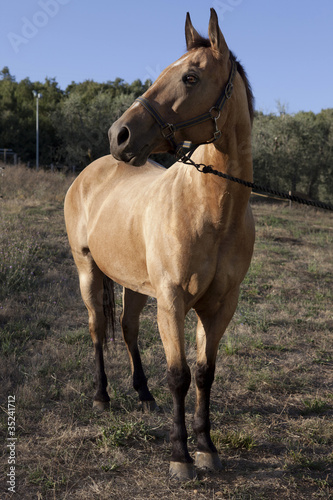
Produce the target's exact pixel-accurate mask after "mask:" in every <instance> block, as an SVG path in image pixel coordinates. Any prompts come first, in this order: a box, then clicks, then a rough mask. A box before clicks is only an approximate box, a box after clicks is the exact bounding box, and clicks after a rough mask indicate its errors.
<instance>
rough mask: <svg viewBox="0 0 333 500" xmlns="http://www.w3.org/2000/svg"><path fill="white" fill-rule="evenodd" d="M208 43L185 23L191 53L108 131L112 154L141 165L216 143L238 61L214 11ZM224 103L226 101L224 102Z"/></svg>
mask: <svg viewBox="0 0 333 500" xmlns="http://www.w3.org/2000/svg"><path fill="white" fill-rule="evenodd" d="M208 35H209V39H204V38H202V37H201V36H200V35H199V34H198V33H197V31H196V30H195V29H194V28H193V26H192V23H191V19H190V16H189V14H187V18H186V24H185V37H186V44H187V50H188V52H187V53H186V54H185V55H184V56H183V57H181V58H180V59H178V61H176V62H175V63H173V64H171V65H170V66H168V67H167V68H166V69H165V70H164V71H163V72H162V73H161V74H160V76H159V77H158V79H157V80H156V81H155V83H154V84H153V85H152V86H151V87H150V88H149V89H148V90H147V92H146V93H145V94H144V95H143V96H142V97H141V98H139V99H138V100H136V101H135V102H134V104H133V105H132V106H131V107H130V108H129V109H128V110H127V111H126V112H125V113H124V114H123V115H122V116H121V117H120V118H119V119H118V120H117V121H116V122H115V123H114V124H113V125H112V127H111V128H110V130H109V139H110V149H111V153H112V154H113V156H114V157H115V158H117V159H119V160H122V161H125V162H128V163H130V164H132V165H135V166H141V165H143V164H144V163H145V162H146V161H147V158H148V156H149V155H150V154H151V153H157V152H166V151H169V152H175V150H176V149H177V147H179V145H180V146H183V145H184V144H185V145H186V143H187V141H190V143H193V144H202V143H205V142H212V141H214V140H217V139H218V138H219V137H220V135H221V132H220V131H221V129H222V128H223V125H224V124H225V121H226V119H227V116H228V106H226V107H225V108H224V110H223V113H222V112H221V108H222V107H223V105H224V103H225V102H226V101H227V100H228V99H229V97H230V96H231V92H232V88H233V79H234V77H235V73H236V63H235V62H233V60H232V59H231V58H230V53H229V49H228V46H227V44H226V42H225V39H224V37H223V35H222V33H221V30H220V28H219V24H218V18H217V15H216V12H215V10H214V9H211V16H210V21H209V30H208ZM221 101H223V102H221Z"/></svg>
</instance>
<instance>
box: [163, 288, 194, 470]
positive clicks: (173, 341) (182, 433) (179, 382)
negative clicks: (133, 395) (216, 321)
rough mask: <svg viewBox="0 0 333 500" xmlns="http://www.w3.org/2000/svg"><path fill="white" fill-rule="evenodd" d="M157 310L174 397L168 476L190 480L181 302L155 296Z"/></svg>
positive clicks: (187, 374)
mask: <svg viewBox="0 0 333 500" xmlns="http://www.w3.org/2000/svg"><path fill="white" fill-rule="evenodd" d="M157 311H158V314H157V319H158V327H159V331H160V335H161V339H162V342H163V346H164V350H165V354H166V360H167V366H168V374H167V380H168V385H169V389H170V391H171V394H172V398H173V423H172V428H171V431H170V441H171V445H172V454H171V463H170V476H172V477H176V478H178V479H180V480H189V479H193V478H194V477H195V471H194V467H193V459H192V458H191V457H190V455H189V452H188V449H187V431H186V424H185V396H186V394H187V391H188V388H189V386H190V383H191V372H190V369H189V367H188V365H187V362H186V358H185V347H184V319H185V314H184V304H183V302H182V300H177V299H175V297H170V300H169V301H166V300H165V299H164V298H163V300H159V299H158V301H157Z"/></svg>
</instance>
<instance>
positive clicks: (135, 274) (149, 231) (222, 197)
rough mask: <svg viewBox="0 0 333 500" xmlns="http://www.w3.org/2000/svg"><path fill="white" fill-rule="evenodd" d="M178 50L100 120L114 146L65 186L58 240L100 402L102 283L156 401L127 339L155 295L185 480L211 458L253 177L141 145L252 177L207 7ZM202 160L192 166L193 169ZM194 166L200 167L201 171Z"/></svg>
mask: <svg viewBox="0 0 333 500" xmlns="http://www.w3.org/2000/svg"><path fill="white" fill-rule="evenodd" d="M185 38H186V45H187V52H186V53H185V55H183V56H182V57H180V59H178V60H177V61H176V62H174V63H173V64H171V65H170V66H168V67H167V68H166V69H165V70H164V71H163V72H162V73H161V75H160V76H159V77H158V78H157V80H156V81H155V82H154V83H153V84H152V85H151V86H150V87H149V89H148V90H147V91H146V92H145V93H144V94H143V96H141V97H139V98H138V99H137V100H136V101H135V102H134V103H133V104H132V105H131V106H130V107H129V108H128V109H127V110H126V111H125V112H124V114H123V115H122V116H121V117H120V118H119V119H118V120H117V121H116V122H114V123H113V124H112V126H111V128H110V130H109V141H110V151H111V154H110V155H107V156H104V157H102V158H99V159H97V160H96V161H94V162H93V163H91V164H90V165H89V166H88V167H86V168H85V169H84V170H83V171H82V172H81V174H80V175H79V176H78V177H77V178H76V180H75V181H74V183H73V184H72V186H71V187H70V189H69V191H68V193H67V195H66V199H65V221H66V228H67V234H68V239H69V244H70V247H71V250H72V254H73V257H74V261H75V264H76V266H77V270H78V275H79V283H80V290H81V295H82V298H83V301H84V303H85V306H86V308H87V310H88V316H89V330H90V334H91V338H92V341H93V344H94V350H95V363H96V372H95V373H96V385H97V389H96V394H95V396H94V406H95V407H97V408H98V409H101V410H102V409H104V408H106V407H107V406H108V405H109V402H110V397H109V395H108V392H107V377H106V374H105V370H104V360H103V345H104V343H105V340H106V337H107V335H108V334H107V331H108V330H109V328H110V325H111V324H112V321H113V319H114V316H113V312H112V311H113V308H112V303H113V300H114V299H113V293H112V290H113V283H114V282H117V283H118V284H120V285H121V286H122V287H123V310H122V313H121V316H120V324H121V329H122V335H123V338H124V341H125V344H126V347H127V350H128V354H129V360H130V365H131V370H132V376H133V379H132V380H133V387H134V389H135V390H136V391H137V392H138V396H139V399H140V401H141V403H142V405H145V406H146V407H147V408H148V409H151V410H154V409H155V408H156V402H155V399H154V397H153V395H152V394H151V392H150V390H149V388H148V385H147V378H146V376H145V374H144V370H143V367H142V362H141V358H140V352H139V349H138V333H139V316H140V313H141V311H142V309H143V307H144V306H145V304H146V300H147V296H152V297H155V298H156V303H157V322H158V329H159V333H160V337H161V339H162V343H163V347H164V351H165V356H166V362H167V383H168V386H169V389H170V391H171V394H172V398H173V422H172V428H171V431H170V442H171V446H172V451H171V460H170V466H169V472H170V475H171V476H172V477H176V478H178V479H180V480H188V479H191V478H193V477H195V475H196V467H198V468H201V469H206V470H213V471H219V470H221V469H222V464H221V461H220V458H219V456H218V452H217V449H216V447H215V445H214V444H213V442H212V439H211V436H210V416H209V405H210V392H211V387H212V383H213V380H214V372H215V364H216V357H217V352H218V346H219V342H220V339H221V337H222V335H223V333H224V331H225V330H226V328H227V326H228V324H229V322H230V320H231V318H232V316H233V314H234V312H235V309H236V306H237V302H238V296H239V289H240V284H241V282H242V281H243V279H244V277H245V275H246V273H247V270H248V267H249V265H250V261H251V257H252V253H253V245H254V237H255V236H254V222H253V217H252V213H251V208H250V205H249V198H250V192H251V189H250V188H248V187H245V186H243V185H240V184H237V183H235V182H232V181H231V180H229V179H228V178H227V179H226V178H223V177H221V176H219V175H212V173H208V172H206V173H204V172H205V171H204V169H200V168H195V167H194V166H193V165H191V164H188V163H187V162H185V163H184V162H182V161H180V160H179V159H178V160H177V161H176V162H175V163H174V164H173V165H172V166H171V167H170V168H168V169H165V168H164V167H162V166H160V165H158V164H156V163H155V162H153V161H152V160H150V159H149V158H148V157H149V155H150V154H151V153H157V152H172V153H176V154H177V155H178V158H179V157H182V156H183V155H184V154H185V153H184V151H190V153H191V154H192V156H191V160H192V162H193V163H195V162H200V164H205V165H208V164H212V165H214V167H215V169H217V170H216V172H221V173H225V174H227V175H232V176H239V177H241V178H242V179H244V180H245V181H249V182H251V181H252V154H251V128H252V120H253V94H252V91H251V87H250V84H249V82H248V79H247V76H246V73H245V71H244V69H243V67H242V65H241V64H240V63H239V62H238V61H237V59H236V57H235V56H234V54H233V53H232V52H231V51H229V48H228V46H227V43H226V41H225V39H224V36H223V34H222V32H221V30H220V27H219V23H218V17H217V14H216V12H215V10H214V9H211V13H210V20H209V27H208V38H203V37H202V36H200V35H199V34H198V32H197V31H196V30H195V28H194V27H193V25H192V22H191V18H190V15H189V13H187V16H186V23H185ZM200 170H201V171H200ZM202 170H203V171H202ZM190 309H194V311H195V313H196V316H197V320H198V323H197V333H196V350H197V361H196V367H195V370H194V371H195V374H194V378H195V387H196V405H195V413H194V420H193V429H194V431H195V435H196V439H197V451H196V453H195V457H194V458H195V460H193V458H192V457H191V456H190V454H189V451H188V447H187V430H186V422H185V396H186V393H187V391H188V389H189V386H190V383H191V371H190V368H189V366H188V364H187V361H186V352H185V351H186V349H185V340H184V320H185V316H186V314H187V313H188V311H189V310H190Z"/></svg>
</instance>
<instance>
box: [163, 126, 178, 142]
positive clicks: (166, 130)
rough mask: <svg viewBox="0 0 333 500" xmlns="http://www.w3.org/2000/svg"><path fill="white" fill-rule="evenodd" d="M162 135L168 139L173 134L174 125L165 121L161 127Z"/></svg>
mask: <svg viewBox="0 0 333 500" xmlns="http://www.w3.org/2000/svg"><path fill="white" fill-rule="evenodd" d="M161 132H162V135H163V137H164V138H165V139H170V138H171V137H173V136H174V134H175V127H174V126H173V125H172V123H167V124H166V125H164V127H162V128H161Z"/></svg>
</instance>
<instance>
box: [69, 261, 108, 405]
mask: <svg viewBox="0 0 333 500" xmlns="http://www.w3.org/2000/svg"><path fill="white" fill-rule="evenodd" d="M74 259H75V263H76V265H77V268H78V273H79V280H80V290H81V296H82V299H83V302H84V304H85V306H86V308H87V310H88V315H89V332H90V335H91V338H92V341H93V344H94V350H95V385H96V393H95V395H94V403H93V406H94V407H95V408H96V409H98V410H104V409H106V408H107V407H108V404H109V401H110V398H109V395H108V393H107V390H106V387H107V378H106V375H105V370H104V358H103V346H104V344H105V343H106V325H107V321H106V317H105V314H104V305H103V278H104V274H103V273H102V271H101V270H100V269H99V268H98V267H97V265H96V264H95V262H94V260H93V258H92V256H91V254H90V253H89V252H88V253H85V254H74Z"/></svg>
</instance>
